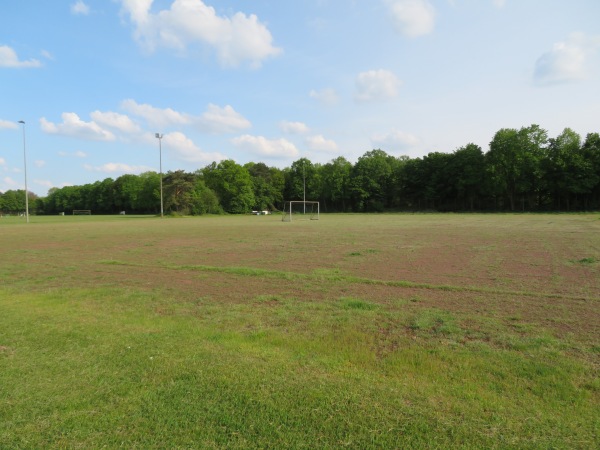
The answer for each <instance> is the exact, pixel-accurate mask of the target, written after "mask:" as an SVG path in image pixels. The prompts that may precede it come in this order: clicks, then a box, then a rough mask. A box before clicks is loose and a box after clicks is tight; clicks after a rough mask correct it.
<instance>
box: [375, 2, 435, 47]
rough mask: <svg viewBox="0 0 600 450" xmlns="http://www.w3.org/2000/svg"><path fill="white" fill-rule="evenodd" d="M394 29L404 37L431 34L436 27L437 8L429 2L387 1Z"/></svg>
mask: <svg viewBox="0 0 600 450" xmlns="http://www.w3.org/2000/svg"><path fill="white" fill-rule="evenodd" d="M385 2H386V4H387V6H388V9H389V12H390V16H391V18H392V21H393V23H394V27H395V28H396V30H397V31H398V32H399V33H400V34H402V35H403V36H406V37H409V38H414V37H418V36H423V35H426V34H429V33H431V32H432V31H433V29H434V27H435V8H434V7H433V6H432V5H431V3H429V1H428V0H386V1H385Z"/></svg>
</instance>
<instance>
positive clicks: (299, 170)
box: [284, 158, 321, 201]
mask: <svg viewBox="0 0 600 450" xmlns="http://www.w3.org/2000/svg"><path fill="white" fill-rule="evenodd" d="M284 174H285V199H286V200H306V201H316V200H317V199H318V198H319V195H320V193H321V189H320V186H321V178H320V174H319V173H318V167H317V166H316V165H314V164H313V163H312V162H311V161H310V160H309V159H308V158H300V159H299V160H297V161H294V162H293V163H292V165H291V166H290V168H289V169H287V170H286V171H285V172H284Z"/></svg>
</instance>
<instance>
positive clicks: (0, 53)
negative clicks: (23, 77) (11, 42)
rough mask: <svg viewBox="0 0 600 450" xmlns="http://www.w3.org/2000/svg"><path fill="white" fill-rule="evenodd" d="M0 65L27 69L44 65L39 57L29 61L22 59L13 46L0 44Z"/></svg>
mask: <svg viewBox="0 0 600 450" xmlns="http://www.w3.org/2000/svg"><path fill="white" fill-rule="evenodd" d="M0 67H8V68H10V69H26V68H32V67H42V63H41V62H40V61H38V60H37V59H30V60H29V61H21V60H19V57H18V56H17V52H15V51H14V50H13V49H12V48H10V47H9V46H7V45H0Z"/></svg>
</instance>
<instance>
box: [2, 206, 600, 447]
mask: <svg viewBox="0 0 600 450" xmlns="http://www.w3.org/2000/svg"><path fill="white" fill-rule="evenodd" d="M0 251H1V255H2V258H1V259H0V280H1V284H0V448H2V449H5V448H6V449H12V448H121V447H122V448H130V449H133V448H140V449H142V448H143V449H146V448H307V449H308V448H310V449H314V448H360V449H364V448H386V449H387V448H540V449H542V448H543V449H547V448H560V449H575V448H583V449H587V448H590V449H591V448H598V447H599V446H600V378H599V369H600V308H599V307H600V214H597V213H596V214H553V215H550V214H548V215H546V214H540V215H512V214H506V215H503V214H493V215H483V214H481V215H480V214H472V215H459V214H415V215H411V214H389V215H387V214H384V215H352V214H348V215H327V214H325V215H323V214H322V215H321V220H319V221H309V220H306V221H302V220H298V221H294V222H291V223H285V222H281V218H280V217H279V216H220V217H200V218H178V219H175V218H164V219H160V218H157V217H135V216H114V217H97V216H74V217H67V216H65V217H32V218H31V222H30V223H29V224H25V223H24V220H23V218H16V217H9V218H6V217H5V218H2V219H0Z"/></svg>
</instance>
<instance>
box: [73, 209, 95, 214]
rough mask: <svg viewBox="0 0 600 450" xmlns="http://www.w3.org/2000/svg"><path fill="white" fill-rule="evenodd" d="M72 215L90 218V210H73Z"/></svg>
mask: <svg viewBox="0 0 600 450" xmlns="http://www.w3.org/2000/svg"><path fill="white" fill-rule="evenodd" d="M73 215H74V216H91V215H92V210H91V209H74V210H73Z"/></svg>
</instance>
